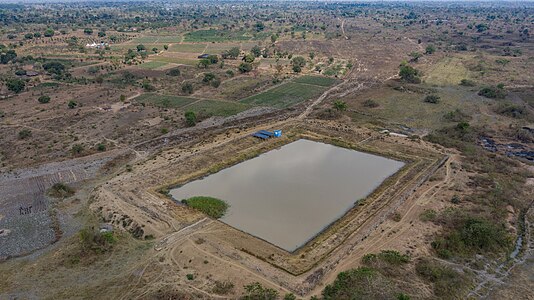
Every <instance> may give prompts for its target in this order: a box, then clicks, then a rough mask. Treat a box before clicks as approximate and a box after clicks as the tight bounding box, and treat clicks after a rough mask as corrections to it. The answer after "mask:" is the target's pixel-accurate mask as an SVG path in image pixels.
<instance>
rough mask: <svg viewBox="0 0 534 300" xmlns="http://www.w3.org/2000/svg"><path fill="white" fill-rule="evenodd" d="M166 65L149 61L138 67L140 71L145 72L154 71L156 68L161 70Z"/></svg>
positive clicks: (161, 62)
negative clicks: (143, 70) (144, 70)
mask: <svg viewBox="0 0 534 300" xmlns="http://www.w3.org/2000/svg"><path fill="white" fill-rule="evenodd" d="M167 64H168V63H167V62H163V61H149V62H146V63H144V64H140V65H139V66H138V67H139V68H141V69H146V70H154V69H157V68H161V67H163V66H165V65H167Z"/></svg>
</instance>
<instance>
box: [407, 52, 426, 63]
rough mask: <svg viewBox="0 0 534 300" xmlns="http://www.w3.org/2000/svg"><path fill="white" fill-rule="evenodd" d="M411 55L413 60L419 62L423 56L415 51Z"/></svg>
mask: <svg viewBox="0 0 534 300" xmlns="http://www.w3.org/2000/svg"><path fill="white" fill-rule="evenodd" d="M410 56H411V57H412V59H411V61H413V62H417V61H419V58H421V57H423V54H421V53H419V52H415V51H414V52H412V53H410Z"/></svg>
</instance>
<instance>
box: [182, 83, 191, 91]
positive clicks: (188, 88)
mask: <svg viewBox="0 0 534 300" xmlns="http://www.w3.org/2000/svg"><path fill="white" fill-rule="evenodd" d="M182 92H184V93H186V94H192V93H193V85H192V84H191V83H190V82H185V83H184V84H182Z"/></svg>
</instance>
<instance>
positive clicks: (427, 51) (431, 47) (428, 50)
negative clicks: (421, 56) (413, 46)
mask: <svg viewBox="0 0 534 300" xmlns="http://www.w3.org/2000/svg"><path fill="white" fill-rule="evenodd" d="M434 52H436V47H434V45H428V46H426V49H425V54H433V53H434Z"/></svg>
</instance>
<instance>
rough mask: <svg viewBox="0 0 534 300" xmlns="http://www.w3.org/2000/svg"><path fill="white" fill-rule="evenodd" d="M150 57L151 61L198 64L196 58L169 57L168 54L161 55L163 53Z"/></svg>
mask: <svg viewBox="0 0 534 300" xmlns="http://www.w3.org/2000/svg"><path fill="white" fill-rule="evenodd" d="M150 59H151V60H152V61H158V62H165V63H173V64H179V65H188V66H196V65H197V64H198V60H196V59H188V58H181V57H169V56H163V55H158V56H152V57H151V58H150Z"/></svg>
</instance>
